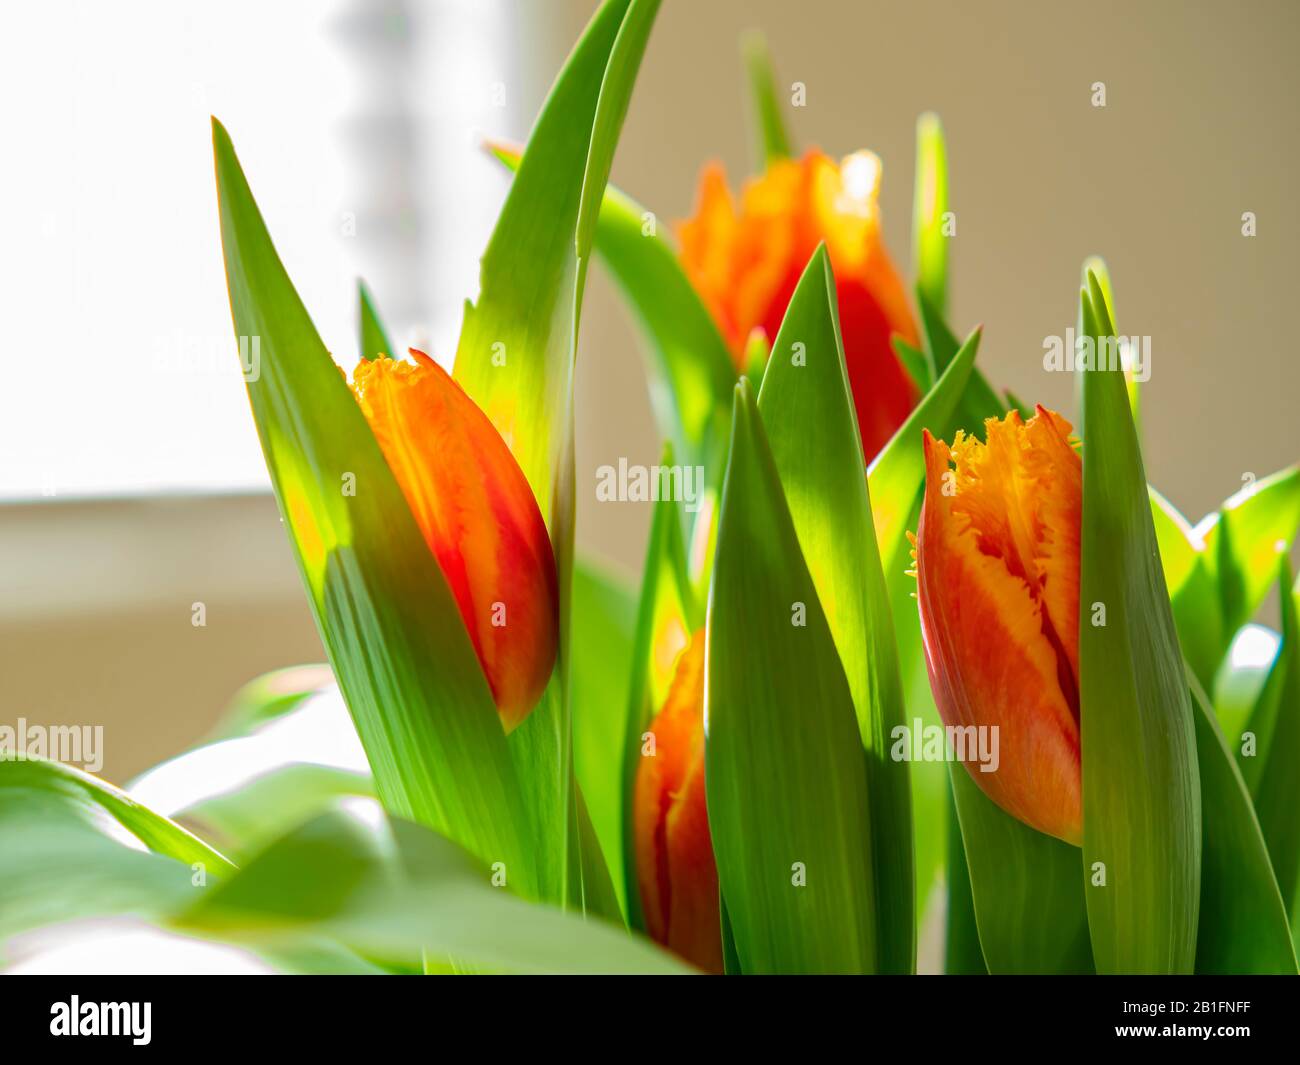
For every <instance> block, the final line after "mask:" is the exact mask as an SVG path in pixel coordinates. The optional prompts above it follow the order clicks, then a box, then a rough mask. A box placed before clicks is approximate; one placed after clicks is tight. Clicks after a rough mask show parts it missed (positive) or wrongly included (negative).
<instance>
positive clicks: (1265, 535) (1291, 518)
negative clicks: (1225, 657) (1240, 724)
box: [1196, 466, 1300, 665]
mask: <svg viewBox="0 0 1300 1065" xmlns="http://www.w3.org/2000/svg"><path fill="white" fill-rule="evenodd" d="M1297 527H1300V466H1289V467H1287V468H1286V469H1284V470H1279V471H1278V472H1277V473H1274V474H1272V475H1270V476H1268V477H1264V478H1262V479H1261V480H1258V481H1255V480H1252V481H1251V483H1250V484H1248V485H1247V486H1246V487H1244V488H1242V489H1241V491H1239V492H1237V493H1236V494H1235V495H1233V496H1232V497H1231V498H1230V499H1228V500H1227V501H1226V502H1225V503H1224V504H1223V506H1222V507H1221V508H1220V509H1219V512H1218V513H1217V515H1210V516H1209V517H1207V518H1206V519H1205V520H1203V521H1202V522H1201V523H1200V524H1199V525H1198V526H1197V527H1196V531H1197V532H1198V533H1200V534H1201V535H1202V536H1203V538H1204V540H1205V555H1204V557H1205V563H1206V566H1207V568H1208V569H1209V572H1210V575H1211V577H1213V578H1214V579H1215V580H1216V581H1217V582H1218V588H1219V597H1220V600H1221V603H1222V609H1223V618H1224V629H1223V632H1224V640H1223V646H1221V647H1220V649H1219V653H1220V654H1222V653H1223V652H1224V651H1226V650H1227V641H1228V640H1230V639H1231V637H1232V634H1233V633H1235V632H1236V631H1237V630H1238V629H1239V628H1240V627H1241V626H1242V625H1244V624H1245V623H1246V622H1247V621H1249V620H1250V619H1251V616H1252V615H1253V614H1254V613H1255V611H1256V610H1258V609H1259V605H1260V603H1262V602H1263V601H1264V596H1265V594H1266V593H1267V591H1268V588H1269V585H1270V584H1271V583H1272V581H1273V579H1274V577H1275V575H1276V573H1277V569H1276V566H1277V561H1276V560H1277V555H1278V553H1279V551H1281V552H1287V551H1290V550H1291V545H1292V544H1293V543H1294V542H1295V537H1296V530H1297ZM1279 545H1280V546H1279ZM1215 664H1216V665H1217V664H1218V663H1217V662H1216V663H1215Z"/></svg>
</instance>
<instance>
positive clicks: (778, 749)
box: [705, 380, 878, 974]
mask: <svg viewBox="0 0 1300 1065" xmlns="http://www.w3.org/2000/svg"><path fill="white" fill-rule="evenodd" d="M732 426H733V429H732V441H731V448H730V456H731V458H730V462H729V465H728V469H727V477H726V483H725V487H724V489H723V499H722V515H721V519H720V522H719V530H718V550H717V557H716V560H715V562H714V573H713V589H712V594H711V596H710V599H709V611H708V626H707V629H708V638H707V650H706V661H707V663H708V676H707V681H706V696H705V733H706V748H705V751H706V753H705V774H706V789H707V793H708V806H709V827H710V831H711V833H712V837H713V847H714V853H715V856H716V858H717V863H718V880H719V884H720V887H721V890H722V895H723V897H724V898H725V899H726V905H727V914H728V917H729V920H730V925H731V928H732V931H733V933H734V935H735V943H736V952H737V955H738V957H739V959H740V965H741V968H742V969H743V970H744V972H745V973H747V974H759V973H787V972H789V973H797V972H832V973H839V972H871V971H873V970H874V969H875V966H876V958H877V950H878V948H877V921H876V900H875V897H874V896H875V890H874V885H875V876H874V874H873V870H872V840H871V834H872V833H871V829H872V826H871V819H870V816H869V809H868V802H869V798H868V790H867V774H866V764H865V763H866V755H865V753H864V752H863V750H862V742H861V739H860V737H859V734H858V726H857V721H856V718H855V714H854V708H853V695H852V692H851V690H850V688H849V683H848V681H847V680H846V679H845V676H844V669H843V666H842V665H841V664H840V659H839V655H838V654H837V653H836V650H835V641H834V638H833V636H832V634H831V629H830V626H829V624H828V623H827V620H826V616H825V614H824V612H823V610H822V606H821V603H820V601H819V600H818V597H817V591H816V588H815V587H814V585H813V581H812V577H811V576H810V575H809V572H808V567H807V565H806V564H805V562H804V557H803V553H802V552H801V551H800V549H799V540H798V537H797V535H796V533H795V528H794V523H793V521H792V520H791V517H790V511H789V509H788V507H787V506H786V502H785V499H784V496H783V494H782V491H781V483H780V480H779V478H778V475H777V470H776V464H775V461H774V460H773V457H772V452H771V449H770V448H769V446H768V443H767V438H766V434H765V433H764V431H763V424H762V420H761V418H760V416H759V413H758V408H757V405H756V403H755V401H754V396H753V391H752V389H751V387H750V385H749V382H748V380H742V381H741V382H740V383H739V385H737V388H736V407H735V411H734V414H733V418H732ZM755 663H761V668H756V667H755Z"/></svg>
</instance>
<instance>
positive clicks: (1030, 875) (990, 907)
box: [949, 762, 1092, 974]
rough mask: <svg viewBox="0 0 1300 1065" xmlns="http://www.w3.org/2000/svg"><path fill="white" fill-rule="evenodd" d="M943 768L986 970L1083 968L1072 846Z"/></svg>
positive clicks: (954, 767)
mask: <svg viewBox="0 0 1300 1065" xmlns="http://www.w3.org/2000/svg"><path fill="white" fill-rule="evenodd" d="M976 771H977V772H978V769H977V770H976ZM949 772H950V773H951V775H952V785H953V795H954V797H955V799H956V803H957V817H958V820H959V821H960V824H961V834H962V839H963V840H964V842H965V845H966V860H967V863H968V865H969V869H970V891H971V895H972V897H973V898H974V903H975V922H976V925H977V926H978V928H979V936H980V944H981V946H982V947H983V950H984V959H985V961H986V962H987V964H988V969H989V972H991V973H996V974H1001V973H1019V974H1036V973H1053V974H1054V973H1091V972H1092V953H1091V950H1090V947H1089V943H1088V915H1087V910H1086V907H1085V905H1084V898H1083V891H1084V889H1083V881H1082V880H1081V879H1080V877H1079V860H1080V859H1079V849H1078V848H1077V847H1071V846H1070V845H1069V844H1068V843H1062V842H1061V841H1060V840H1059V839H1053V838H1052V837H1051V836H1046V835H1044V834H1043V833H1041V832H1038V831H1036V830H1034V829H1032V828H1030V827H1029V826H1028V825H1025V824H1023V823H1021V822H1020V821H1017V820H1016V819H1015V818H1014V817H1012V816H1011V815H1010V814H1007V813H1005V812H1003V810H1002V809H1001V807H999V806H998V805H997V804H996V803H995V802H993V800H992V799H990V798H988V796H986V795H985V794H984V792H982V791H981V790H980V789H979V786H978V785H977V784H976V783H975V782H974V781H973V780H972V779H971V776H970V773H969V772H967V770H966V768H965V767H964V766H962V765H960V764H958V763H955V762H954V763H950V765H949Z"/></svg>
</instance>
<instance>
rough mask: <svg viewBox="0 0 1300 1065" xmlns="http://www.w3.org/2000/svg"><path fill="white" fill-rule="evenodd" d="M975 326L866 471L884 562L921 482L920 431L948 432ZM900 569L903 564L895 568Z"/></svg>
mask: <svg viewBox="0 0 1300 1065" xmlns="http://www.w3.org/2000/svg"><path fill="white" fill-rule="evenodd" d="M979 346H980V331H979V330H978V329H977V330H975V332H973V333H972V334H971V335H970V336H969V337H967V338H966V343H964V344H963V345H962V346H961V349H960V350H959V351H958V352H957V354H956V355H955V357H954V358H953V359H952V360H951V361H949V363H948V364H947V366H946V367H945V368H944V370H943V372H942V373H941V374H940V376H939V379H938V381H936V382H935V385H934V387H933V388H932V389H930V391H929V392H927V393H926V394H925V396H924V397H923V398H922V400H921V402H920V403H918V404H917V405H916V407H915V408H913V410H912V413H911V414H909V415H908V416H907V421H905V422H904V423H903V424H902V425H901V426H900V427H899V429H898V431H897V432H896V433H894V435H893V436H892V437H890V440H889V443H887V444H886V445H885V446H884V447H883V448H882V449H881V451H880V454H878V455H877V456H876V457H875V458H874V459H872V460H871V465H870V468H869V470H868V480H869V482H870V486H871V510H872V513H873V515H874V519H875V525H876V539H877V541H878V542H879V544H880V550H881V554H882V556H883V557H884V559H885V560H886V563H887V564H892V563H893V562H896V561H898V560H899V559H900V558H901V557H902V554H901V553H902V552H903V550H904V545H905V544H906V543H907V540H906V536H905V534H906V532H907V528H906V522H907V518H908V514H909V513H910V511H911V509H912V504H913V502H914V501H915V500H916V493H917V491H918V489H919V488H920V486H921V484H922V483H923V482H924V481H925V455H924V453H923V452H922V450H921V430H922V429H929V430H930V432H931V433H933V434H935V435H936V436H944V435H947V428H948V425H949V424H950V422H951V420H952V417H953V414H954V413H955V412H956V410H957V407H958V404H959V403H960V402H961V398H962V394H963V393H964V392H965V389H966V384H967V382H968V381H969V380H970V375H971V371H972V369H973V368H974V366H975V353H976V352H977V351H979ZM900 568H905V567H900Z"/></svg>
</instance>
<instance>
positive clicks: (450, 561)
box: [352, 350, 559, 731]
mask: <svg viewBox="0 0 1300 1065" xmlns="http://www.w3.org/2000/svg"><path fill="white" fill-rule="evenodd" d="M411 355H412V357H414V359H415V360H416V361H415V364H414V365H412V364H411V363H407V362H397V361H395V360H393V359H373V360H369V361H367V360H363V361H362V362H361V363H360V364H359V365H358V366H357V368H356V371H355V373H354V374H353V385H352V388H353V391H354V392H355V393H356V396H357V400H358V402H359V403H360V405H361V409H362V411H363V412H364V413H365V416H366V420H367V421H368V422H369V423H370V428H371V429H372V430H373V432H374V434H375V439H376V440H377V441H378V442H379V447H380V449H381V450H382V451H383V453H384V458H385V459H387V460H388V465H389V468H390V469H391V470H392V471H393V476H394V477H395V478H396V479H397V483H398V485H400V486H401V489H402V493H403V494H404V495H405V496H406V501H407V503H408V504H409V505H410V508H411V513H412V514H413V515H414V516H415V520H416V523H417V524H418V525H419V527H420V531H421V532H422V533H423V534H424V539H425V542H426V543H427V544H428V545H429V549H430V550H431V551H432V552H433V554H434V557H435V558H436V559H437V560H438V565H439V567H440V568H441V569H442V573H443V576H444V577H445V578H446V579H447V584H448V586H449V587H450V588H451V592H452V595H454V596H455V598H456V605H457V606H458V607H459V608H460V613H461V617H462V618H463V619H464V621H465V628H466V629H467V630H468V631H469V636H470V640H471V641H472V642H473V644H474V650H475V651H476V652H477V653H478V658H479V662H480V663H482V666H483V672H484V674H485V675H486V677H487V682H488V685H489V687H490V688H491V689H492V695H493V698H494V699H495V700H496V704H497V709H498V710H499V711H500V714H501V720H502V723H503V724H504V725H505V728H506V731H509V730H511V729H513V728H514V727H515V726H516V725H518V724H519V723H520V722H521V721H522V720H523V719H524V718H525V717H527V716H528V713H529V711H531V710H532V708H533V707H534V706H535V705H536V704H537V701H538V699H539V698H540V697H541V694H542V691H543V690H544V689H545V687H546V684H547V681H548V680H549V679H550V676H551V670H552V667H553V666H554V664H555V655H556V648H557V629H558V620H557V619H558V610H557V604H558V601H559V593H558V586H557V581H556V576H555V557H554V554H553V553H552V550H551V540H550V537H549V536H548V535H547V532H546V523H545V522H544V521H543V520H542V515H541V511H539V510H538V508H537V501H536V500H535V499H534V498H533V493H532V489H531V488H530V487H529V485H528V481H527V479H526V478H525V477H524V474H523V471H522V470H520V468H519V465H518V463H516V462H515V459H514V456H513V455H512V454H511V453H510V448H509V447H507V446H506V443H505V441H504V440H502V439H501V436H500V434H499V433H498V432H497V431H496V428H495V427H494V426H493V425H492V423H491V421H489V420H488V418H487V416H486V415H485V414H484V413H483V412H482V411H481V410H479V408H478V407H477V406H476V405H475V404H474V401H473V400H471V399H470V398H469V396H467V395H466V394H465V393H464V391H463V390H462V389H461V387H460V385H458V384H456V382H455V381H453V380H452V379H451V378H450V377H449V376H448V375H447V372H446V371H445V370H443V368H442V367H441V366H439V365H438V364H437V363H436V362H434V361H433V360H432V359H431V358H429V356H427V355H425V354H424V353H423V352H420V351H415V350H412V351H411Z"/></svg>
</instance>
